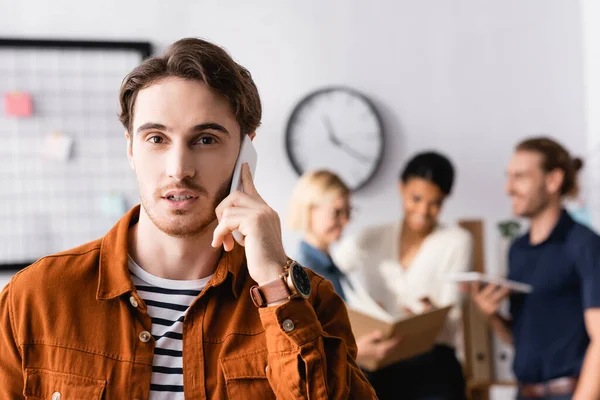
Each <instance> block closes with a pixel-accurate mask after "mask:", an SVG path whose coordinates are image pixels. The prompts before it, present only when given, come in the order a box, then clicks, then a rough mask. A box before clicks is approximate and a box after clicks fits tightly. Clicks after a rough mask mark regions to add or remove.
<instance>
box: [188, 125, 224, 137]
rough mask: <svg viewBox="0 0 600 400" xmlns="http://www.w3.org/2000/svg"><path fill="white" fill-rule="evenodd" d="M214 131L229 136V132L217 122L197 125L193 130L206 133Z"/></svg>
mask: <svg viewBox="0 0 600 400" xmlns="http://www.w3.org/2000/svg"><path fill="white" fill-rule="evenodd" d="M209 129H210V130H214V131H219V132H222V133H224V134H225V135H227V136H229V131H228V130H227V129H225V127H224V126H223V125H220V124H217V123H216V122H207V123H205V124H199V125H196V126H194V127H193V128H192V130H193V131H196V132H198V131H206V130H209Z"/></svg>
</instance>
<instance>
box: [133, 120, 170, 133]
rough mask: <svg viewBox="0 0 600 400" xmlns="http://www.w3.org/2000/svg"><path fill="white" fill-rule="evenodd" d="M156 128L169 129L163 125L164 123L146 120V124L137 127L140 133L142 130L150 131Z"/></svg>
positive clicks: (160, 129)
mask: <svg viewBox="0 0 600 400" xmlns="http://www.w3.org/2000/svg"><path fill="white" fill-rule="evenodd" d="M152 129H155V130H157V131H167V130H168V128H167V127H166V126H165V125H163V124H158V123H156V122H146V123H145V124H142V125H140V127H139V128H137V132H138V133H140V132H142V131H149V130H152Z"/></svg>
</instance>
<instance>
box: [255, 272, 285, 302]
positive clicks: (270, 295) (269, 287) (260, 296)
mask: <svg viewBox="0 0 600 400" xmlns="http://www.w3.org/2000/svg"><path fill="white" fill-rule="evenodd" d="M291 295H292V293H291V292H290V289H289V288H288V285H287V283H285V280H284V278H278V279H275V280H274V281H271V282H269V283H265V284H264V285H262V286H256V285H255V286H252V287H251V288H250V297H252V301H253V302H254V304H255V305H256V306H257V307H266V306H267V305H268V304H271V303H274V302H276V301H279V300H284V299H288V298H290V296H291Z"/></svg>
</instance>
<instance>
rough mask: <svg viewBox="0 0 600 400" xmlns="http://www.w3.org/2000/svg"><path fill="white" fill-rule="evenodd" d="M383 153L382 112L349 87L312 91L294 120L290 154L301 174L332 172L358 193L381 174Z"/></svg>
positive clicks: (288, 132) (288, 131)
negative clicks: (315, 171) (320, 171)
mask: <svg viewBox="0 0 600 400" xmlns="http://www.w3.org/2000/svg"><path fill="white" fill-rule="evenodd" d="M383 149H384V143H383V127H382V123H381V118H380V117H379V114H378V112H377V109H376V108H375V106H374V105H373V103H372V102H371V101H370V100H369V99H368V98H367V97H366V96H364V95H362V94H361V93H359V92H357V91H355V90H352V89H349V88H344V87H332V88H327V89H322V90H318V91H316V92H313V93H311V94H310V95H308V96H307V97H305V98H304V99H303V100H301V101H300V103H299V104H298V105H297V106H296V108H295V109H294V111H293V112H292V115H291V116H290V118H289V120H288V125H287V129H286V150H287V154H288V157H289V160H290V162H291V164H292V166H293V168H294V169H295V171H296V172H297V173H298V174H299V175H302V174H303V173H304V172H306V171H312V170H316V169H326V170H328V171H332V172H334V173H335V174H336V175H338V176H339V177H340V178H342V180H343V181H344V182H345V183H346V184H347V185H348V186H349V187H350V189H351V190H357V189H359V188H361V187H363V186H364V185H365V184H366V183H367V182H368V181H369V180H370V179H371V178H373V176H374V175H375V173H376V172H377V169H378V167H379V165H380V163H381V160H382V156H383Z"/></svg>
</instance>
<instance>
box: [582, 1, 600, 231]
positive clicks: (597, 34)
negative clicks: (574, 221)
mask: <svg viewBox="0 0 600 400" xmlns="http://www.w3.org/2000/svg"><path fill="white" fill-rule="evenodd" d="M581 15H582V25H583V59H584V71H585V74H584V82H585V108H586V117H587V118H586V120H587V125H586V128H587V141H588V158H587V161H588V163H587V168H586V172H587V174H586V178H587V179H586V181H585V183H586V184H587V191H588V193H587V195H588V196H587V197H588V201H589V204H590V206H591V207H592V209H593V211H596V212H594V213H592V221H593V223H594V227H595V228H596V229H597V230H600V26H599V25H598V20H599V18H600V3H599V2H598V1H596V0H583V1H582V4H581Z"/></svg>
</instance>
